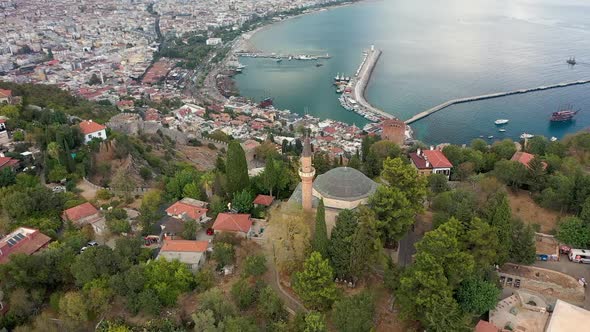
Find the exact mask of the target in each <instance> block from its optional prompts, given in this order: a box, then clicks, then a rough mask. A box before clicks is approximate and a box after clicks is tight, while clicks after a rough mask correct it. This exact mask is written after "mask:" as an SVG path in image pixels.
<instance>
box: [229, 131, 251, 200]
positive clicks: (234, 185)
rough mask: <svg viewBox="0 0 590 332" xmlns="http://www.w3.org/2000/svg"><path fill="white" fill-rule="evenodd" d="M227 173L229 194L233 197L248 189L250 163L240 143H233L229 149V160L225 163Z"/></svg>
mask: <svg viewBox="0 0 590 332" xmlns="http://www.w3.org/2000/svg"><path fill="white" fill-rule="evenodd" d="M225 173H226V176H227V193H228V194H229V195H230V196H233V194H234V193H236V192H238V191H241V190H243V189H246V188H248V186H249V185H250V178H249V177H248V163H247V162H246V154H245V153H244V149H242V145H240V142H238V141H235V140H234V141H231V142H230V143H229V145H228V147H227V160H226V162H225Z"/></svg>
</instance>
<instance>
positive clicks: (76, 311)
mask: <svg viewBox="0 0 590 332" xmlns="http://www.w3.org/2000/svg"><path fill="white" fill-rule="evenodd" d="M87 304H88V302H87V301H86V298H85V297H84V296H83V295H82V293H80V292H68V293H66V294H65V295H64V296H63V297H62V298H61V300H60V301H59V311H60V313H61V314H62V315H63V316H65V317H67V318H68V319H71V320H73V321H76V322H85V321H87V320H88V305H87Z"/></svg>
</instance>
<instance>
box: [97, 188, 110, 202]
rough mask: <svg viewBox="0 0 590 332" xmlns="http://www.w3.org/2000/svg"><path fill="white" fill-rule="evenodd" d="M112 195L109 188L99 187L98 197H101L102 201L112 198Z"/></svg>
mask: <svg viewBox="0 0 590 332" xmlns="http://www.w3.org/2000/svg"><path fill="white" fill-rule="evenodd" d="M111 197H113V196H112V195H111V192H110V191H108V190H107V189H99V190H97V191H96V199H99V200H101V201H106V200H109V199H111Z"/></svg>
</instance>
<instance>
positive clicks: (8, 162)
mask: <svg viewBox="0 0 590 332" xmlns="http://www.w3.org/2000/svg"><path fill="white" fill-rule="evenodd" d="M17 164H18V160H17V159H12V158H10V157H0V169H3V168H4V167H13V166H16V165H17Z"/></svg>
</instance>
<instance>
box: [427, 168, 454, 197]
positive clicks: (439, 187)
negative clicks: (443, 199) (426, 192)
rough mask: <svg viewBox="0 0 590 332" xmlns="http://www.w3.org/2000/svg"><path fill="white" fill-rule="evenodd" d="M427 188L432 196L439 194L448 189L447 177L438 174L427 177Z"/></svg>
mask: <svg viewBox="0 0 590 332" xmlns="http://www.w3.org/2000/svg"><path fill="white" fill-rule="evenodd" d="M428 186H429V187H430V191H431V192H432V193H434V194H440V193H442V192H444V191H447V190H449V189H450V188H449V180H448V179H447V176H446V175H444V174H439V173H435V174H431V175H430V176H428Z"/></svg>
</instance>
